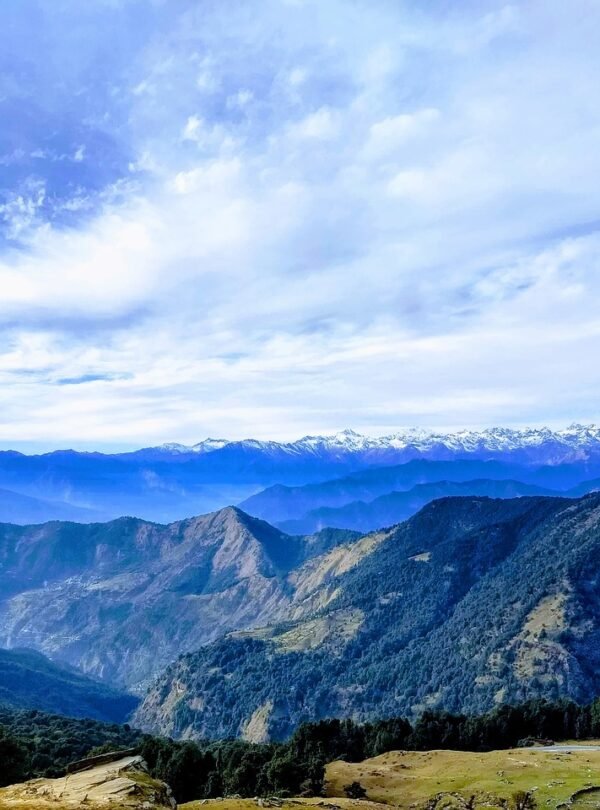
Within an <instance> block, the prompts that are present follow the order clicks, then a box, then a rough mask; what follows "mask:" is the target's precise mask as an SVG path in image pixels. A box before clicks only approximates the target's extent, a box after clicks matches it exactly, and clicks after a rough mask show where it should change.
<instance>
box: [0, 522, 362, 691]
mask: <svg viewBox="0 0 600 810" xmlns="http://www.w3.org/2000/svg"><path fill="white" fill-rule="evenodd" d="M356 537H357V535H356V534H355V533H352V532H350V533H348V532H339V531H326V532H321V533H319V534H317V535H314V536H311V537H290V536H288V535H286V534H284V533H282V532H281V531H279V530H278V529H274V528H273V527H272V526H270V525H269V524H267V523H264V522H263V521H261V520H257V519H256V518H252V517H250V516H249V515H245V514H244V513H243V512H241V511H240V510H238V509H235V508H233V507H232V508H227V509H223V510H221V511H219V512H216V513H212V514H209V515H204V516H202V517H198V518H192V519H190V520H186V521H181V522H178V523H173V524H170V525H168V526H163V525H158V524H153V523H147V522H144V521H141V520H137V519H134V518H121V519H120V520H116V521H112V522H110V523H96V524H88V525H80V524H76V523H58V522H55V523H47V524H43V525H41V526H25V527H23V526H13V525H6V524H3V525H0V646H4V647H9V648H10V647H25V646H26V647H32V648H35V649H37V650H40V651H41V652H43V653H45V654H46V655H48V656H50V657H51V658H52V659H54V660H57V661H62V662H66V663H68V664H71V665H73V666H76V667H79V668H81V669H82V670H83V671H84V672H87V673H91V674H93V675H95V676H98V677H101V678H103V679H105V680H107V681H108V682H109V683H111V684H117V685H119V686H122V687H126V688H128V689H131V688H135V689H137V690H138V691H142V690H143V687H144V684H145V683H146V682H148V680H149V679H151V677H152V676H153V675H154V674H156V673H158V672H159V671H160V670H161V669H163V668H164V667H165V666H166V665H167V664H169V663H170V662H171V661H173V660H174V659H175V658H176V657H177V656H178V655H179V654H181V653H182V652H185V651H187V650H190V649H196V648H197V647H199V646H200V645H201V644H204V643H206V642H207V641H210V640H213V639H216V638H218V637H219V636H220V635H222V634H223V633H225V632H228V631H231V630H236V629H240V628H248V627H255V626H257V625H262V624H266V623H269V622H272V621H277V620H280V619H282V618H288V617H289V614H290V610H291V609H292V607H294V606H295V608H294V609H296V610H298V611H302V610H310V609H312V607H313V606H312V605H311V602H310V599H309V598H308V594H307V593H306V592H305V591H300V589H299V585H298V584H295V580H293V577H294V572H296V571H298V570H301V569H302V567H303V566H304V565H306V564H307V561H309V560H310V559H311V558H312V557H315V556H318V555H321V554H323V553H324V552H327V551H328V550H329V549H331V548H334V547H335V546H336V545H338V544H339V543H341V542H344V541H347V540H348V539H353V538H356ZM317 587H318V585H315V586H314V587H313V591H314V590H315V588H317ZM300 592H301V593H302V596H301V597H299V596H298V595H297V594H298V593H300ZM318 598H321V594H319V595H318ZM300 599H301V604H300V602H298V604H297V605H296V602H297V601H298V600H300Z"/></svg>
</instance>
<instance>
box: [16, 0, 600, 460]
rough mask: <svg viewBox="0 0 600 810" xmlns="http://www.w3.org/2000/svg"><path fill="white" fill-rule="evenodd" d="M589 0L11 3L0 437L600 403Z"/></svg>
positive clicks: (552, 414) (434, 418)
mask: <svg viewBox="0 0 600 810" xmlns="http://www.w3.org/2000/svg"><path fill="white" fill-rule="evenodd" d="M599 40H600V5H599V4H598V3H597V2H596V0H571V2H569V3H565V2H564V0H530V1H529V2H515V3H505V2H493V1H492V0H479V2H475V1H474V0H465V2H461V3H454V2H450V0H431V2H428V3H423V2H417V0H412V1H406V2H405V1H404V0H365V2H362V0H254V2H251V1H250V0H195V2H188V0H162V1H159V0H88V2H86V3H81V2H76V0H18V2H17V0H7V2H4V3H2V5H1V6H0V61H1V70H0V116H1V121H2V126H1V127H0V333H1V340H0V446H2V447H15V448H21V449H32V450H34V449H35V450H38V449H50V448H53V447H66V446H70V447H78V448H88V449H91V448H98V449H109V448H115V449H116V448H119V449H125V448H129V447H138V446H146V445H149V444H159V443H161V442H165V441H179V442H184V443H193V442H196V441H199V440H201V439H203V438H204V437H206V436H223V437H227V438H244V437H250V436H252V437H256V438H273V439H288V438H296V437H298V436H301V435H304V434H306V433H313V434H314V433H328V432H334V431H336V430H338V429H341V428H346V427H351V428H354V429H356V430H359V431H362V432H366V433H370V434H375V435H377V434H385V433H389V432H392V431H393V430H396V429H400V428H401V427H406V426H430V427H435V428H444V427H448V428H450V427H452V428H460V427H483V426H489V425H494V424H499V425H507V426H508V425H524V424H535V425H538V424H548V425H551V426H559V425H566V424H568V423H570V422H573V421H584V422H590V421H595V420H597V419H598V410H599V405H598V403H600V363H599V362H598V357H600V182H599V178H600V148H599V143H600V89H599V87H600V85H599V83H598V76H599V75H600V49H599V48H598V41H599Z"/></svg>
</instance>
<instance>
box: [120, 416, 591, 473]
mask: <svg viewBox="0 0 600 810" xmlns="http://www.w3.org/2000/svg"><path fill="white" fill-rule="evenodd" d="M225 447H237V448H246V449H252V450H259V451H262V452H264V453H267V454H269V453H270V454H274V455H275V454H280V453H287V454H292V455H294V454H295V455H303V454H312V455H327V454H341V455H345V454H360V455H365V454H367V455H368V454H373V455H376V456H377V455H379V454H381V453H382V452H383V453H385V452H387V451H389V452H390V453H391V454H392V455H394V454H401V455H404V456H405V457H406V458H411V457H412V458H416V457H423V458H427V457H432V458H438V459H440V458H444V457H446V458H447V457H450V456H453V457H465V456H472V455H480V456H485V457H487V458H496V457H497V456H498V455H503V456H505V455H507V454H508V455H511V454H519V455H521V457H522V458H523V460H530V461H532V463H539V464H541V463H548V462H549V461H551V460H552V461H554V462H555V463H558V462H562V461H568V460H582V459H583V458H588V457H589V456H590V455H596V454H598V453H600V427H598V426H596V425H593V424H590V425H580V424H572V425H570V426H569V427H567V428H564V429H561V430H551V429H550V428H523V429H512V428H502V427H494V428H488V429H485V430H481V431H475V430H461V431H457V432H454V433H438V432H434V431H428V430H425V429H423V428H411V429H408V430H404V431H398V432H396V433H391V434H389V435H386V436H380V437H373V436H367V435H363V434H360V433H357V432H356V431H354V430H350V429H347V430H342V431H339V432H338V433H334V434H331V435H323V436H304V437H303V438H301V439H298V440H296V441H291V442H275V441H260V440H257V439H244V440H236V441H228V440H226V439H205V440H204V441H201V442H199V443H198V444H195V445H191V446H186V445H182V444H173V443H171V444H164V445H160V446H158V447H152V448H146V449H144V450H138V451H135V452H134V455H135V454H139V453H151V452H153V453H159V452H163V453H165V454H177V455H180V456H181V455H195V454H206V453H212V452H215V451H218V450H223V449H224V448H225ZM446 454H448V455H446Z"/></svg>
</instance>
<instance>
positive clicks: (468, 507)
mask: <svg viewBox="0 0 600 810" xmlns="http://www.w3.org/2000/svg"><path fill="white" fill-rule="evenodd" d="M368 540H369V538H367V539H365V540H361V541H359V542H358V544H355V545H361V544H362V549H363V551H362V553H361V554H358V555H357V557H356V560H355V561H354V563H353V564H349V565H345V566H343V567H342V568H341V570H339V571H338V572H337V575H336V576H335V577H334V578H333V579H332V580H331V581H330V583H329V587H330V590H332V591H333V593H334V597H333V598H332V599H331V600H330V601H329V603H328V604H327V605H326V607H325V608H324V609H323V610H321V611H320V612H319V611H317V612H315V613H313V615H312V616H311V617H310V618H309V619H307V618H303V619H301V620H300V621H295V622H287V623H284V624H279V625H276V626H272V627H268V628H265V629H263V630H261V631H256V632H249V633H246V634H235V635H232V636H229V637H227V638H225V639H222V640H220V641H218V642H216V643H214V644H210V645H208V646H206V647H204V648H202V649H200V650H199V651H198V652H196V653H192V654H188V655H185V656H183V657H182V658H180V659H179V660H178V661H177V662H176V663H175V664H173V665H172V666H170V667H169V668H168V669H167V670H166V672H165V673H164V675H163V676H162V677H161V678H160V679H159V680H158V682H157V683H156V685H155V686H154V687H153V688H152V689H151V690H150V692H149V693H148V696H147V697H146V699H145V701H144V703H143V704H142V706H141V707H140V709H139V710H138V711H137V714H136V722H138V723H140V724H142V725H143V726H144V727H146V728H148V729H152V730H159V731H163V732H167V733H169V734H173V735H175V736H180V735H182V736H186V737H189V736H192V737H202V736H242V737H245V738H247V739H253V740H257V741H260V740H265V739H268V738H275V739H277V738H283V737H285V736H287V735H288V734H289V733H290V732H291V730H292V729H293V728H294V727H295V726H296V725H298V724H299V723H301V722H303V721H307V720H315V719H319V718H322V717H331V716H340V717H344V716H346V717H354V718H358V719H366V718H372V717H375V716H392V715H398V714H408V715H415V714H417V713H419V712H421V711H422V710H424V709H427V708H433V707H443V708H446V709H449V710H453V711H483V710H487V709H490V708H493V707H494V706H495V705H497V704H499V703H501V702H506V701H509V702H515V701H520V700H525V699H528V698H531V697H538V696H539V697H546V698H552V699H554V698H557V697H559V696H568V697H571V698H573V699H575V700H578V701H586V700H589V699H591V698H592V697H593V696H594V695H595V694H597V693H598V692H599V691H600V666H598V664H599V663H600V652H599V649H600V646H599V644H598V641H599V639H600V600H599V599H598V596H597V593H598V587H597V585H598V578H599V576H600V496H599V495H590V496H587V497H584V498H582V499H580V500H567V499H561V498H519V499H514V500H508V501H506V500H490V499H488V498H456V499H454V498H449V499H444V500H441V501H436V502H434V503H432V504H430V505H429V506H427V507H426V508H425V509H423V510H422V511H421V512H420V513H419V514H418V515H416V516H415V517H413V518H412V519H410V520H409V521H407V522H406V523H404V524H400V525H399V526H397V527H395V528H394V529H392V530H389V531H388V532H386V533H384V534H379V535H374V536H373V539H372V545H371V548H370V549H369V550H368V553H367V552H366V551H365V543H367V542H368ZM349 548H350V549H351V548H352V546H350V547H349ZM314 562H315V564H317V563H318V562H319V561H314ZM323 564H324V563H323V562H322V561H321V562H320V563H319V565H321V566H322V565H323ZM305 576H306V574H305Z"/></svg>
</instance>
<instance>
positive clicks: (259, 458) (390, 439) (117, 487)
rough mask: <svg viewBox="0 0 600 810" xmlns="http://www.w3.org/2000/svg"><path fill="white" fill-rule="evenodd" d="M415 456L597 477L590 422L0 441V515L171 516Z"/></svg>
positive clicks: (597, 441) (599, 469) (22, 519)
mask: <svg viewBox="0 0 600 810" xmlns="http://www.w3.org/2000/svg"><path fill="white" fill-rule="evenodd" d="M418 459H421V460H428V461H431V462H439V461H443V460H446V461H452V462H456V461H460V462H462V461H468V460H470V461H480V462H484V461H497V462H501V463H504V464H507V465H510V466H512V467H513V468H517V467H518V468H519V469H520V472H519V474H517V475H509V476H507V478H509V479H512V480H516V481H520V482H521V483H532V484H535V485H536V486H542V487H544V486H547V487H548V488H550V489H558V490H563V489H566V488H567V487H564V486H552V485H551V484H547V483H545V482H544V481H543V480H537V479H536V480H530V479H529V478H528V477H527V476H528V473H529V471H530V470H531V468H534V467H544V468H546V469H551V468H554V467H565V465H566V466H570V465H574V466H575V467H577V468H578V470H579V471H580V477H579V478H578V480H577V481H574V482H573V483H571V484H570V486H573V485H574V484H576V483H579V482H580V481H583V480H590V479H592V478H594V477H596V478H598V477H600V428H598V427H595V426H593V425H587V426H585V425H572V426H570V427H569V428H566V429H564V430H557V431H552V430H549V429H547V428H541V429H524V430H511V429H506V428H493V429H490V430H484V431H480V432H476V431H460V432H458V433H431V432H427V431H423V430H407V431H404V432H397V433H394V434H390V435H388V436H384V437H381V438H374V437H370V436H362V435H360V434H358V433H355V432H354V431H351V430H346V431H342V432H340V433H337V434H334V435H332V436H306V437H304V438H303V439H300V440H298V441H295V442H272V441H271V442H269V441H258V440H254V439H248V440H244V441H226V440H224V439H206V440H204V441H202V442H200V443H198V444H196V445H193V446H189V447H188V446H185V445H179V444H173V443H171V444H165V445H161V446H159V447H150V448H145V449H142V450H136V451H133V452H129V453H115V454H102V453H86V452H77V451H73V450H60V451H55V452H52V453H45V454H42V455H25V454H22V453H18V452H15V451H12V450H7V451H2V452H0V490H2V492H1V493H0V520H3V521H5V522H9V521H10V522H16V523H20V524H28V523H39V522H43V521H45V520H50V519H54V520H77V521H80V522H93V521H98V520H111V519H114V518H117V517H120V516H122V515H131V516H134V517H139V518H142V519H144V520H151V521H159V522H171V521H175V520H180V519H183V518H186V517H191V516H193V515H197V514H201V513H204V512H208V511H213V510H216V509H220V508H222V507H224V506H226V505H229V504H240V503H241V502H244V503H245V502H246V501H247V499H248V498H249V497H250V496H252V495H254V494H256V493H258V492H260V491H261V490H264V489H265V488H268V487H270V486H273V485H283V486H292V487H297V486H304V485H307V484H314V483H322V482H326V481H331V480H333V479H340V478H344V477H347V476H348V475H350V474H352V473H358V472H360V471H366V470H369V469H372V468H379V469H383V468H385V467H389V466H394V465H396V466H397V465H405V464H407V463H408V462H411V461H412V460H418ZM481 477H482V476H480V475H471V476H470V478H471V480H475V479H479V478H481ZM550 477H552V476H550ZM542 478H543V476H542ZM428 480H429V482H431V479H428ZM440 480H452V478H450V479H448V478H437V479H436V481H440ZM462 480H467V479H462ZM415 483H424V482H415ZM396 489H407V487H405V486H402V487H396ZM391 491H393V490H392V489H389V490H387V492H391ZM383 494H386V493H385V492H378V493H377V494H376V495H374V496H373V497H378V496H379V495H383ZM28 499H29V500H28ZM329 505H331V504H313V505H312V506H311V507H310V508H311V509H315V508H319V507H320V506H329ZM295 517H297V516H295Z"/></svg>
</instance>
